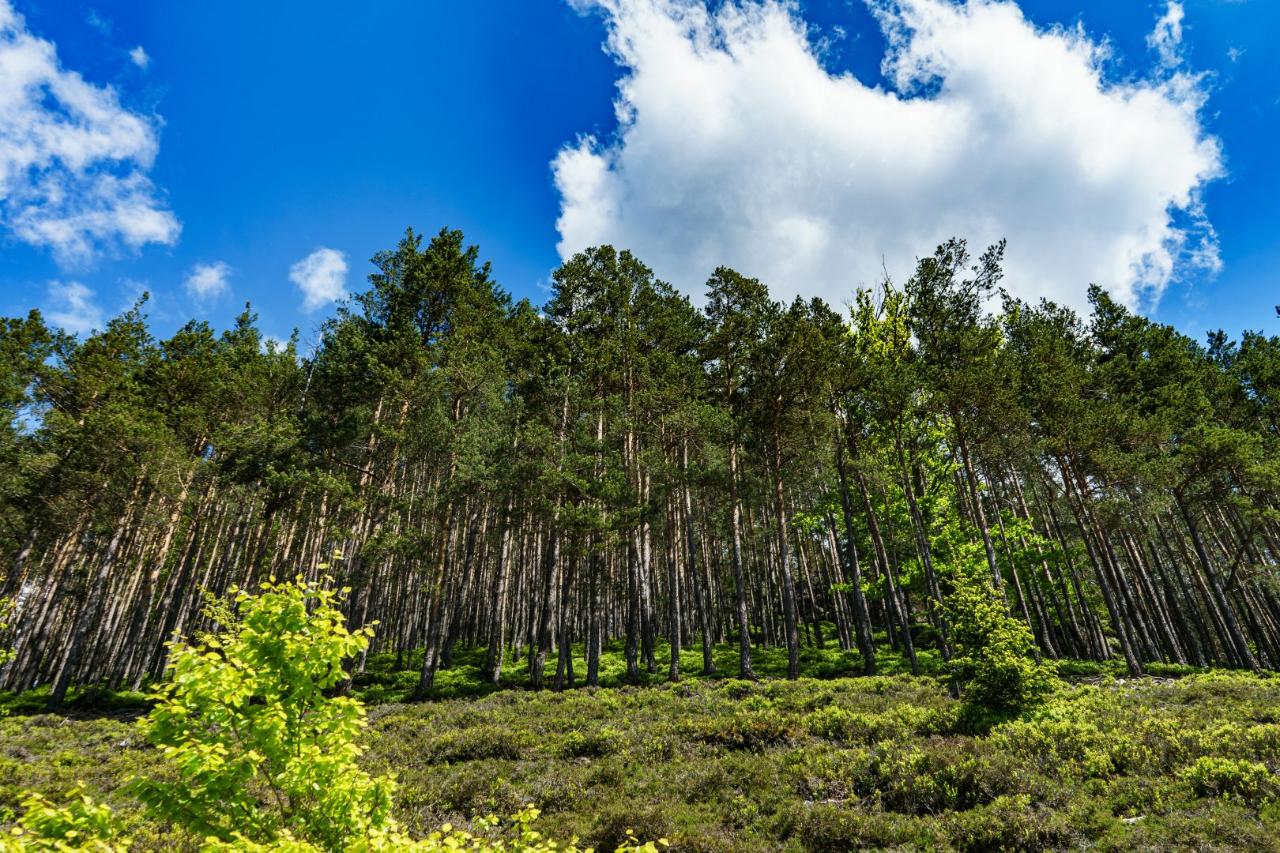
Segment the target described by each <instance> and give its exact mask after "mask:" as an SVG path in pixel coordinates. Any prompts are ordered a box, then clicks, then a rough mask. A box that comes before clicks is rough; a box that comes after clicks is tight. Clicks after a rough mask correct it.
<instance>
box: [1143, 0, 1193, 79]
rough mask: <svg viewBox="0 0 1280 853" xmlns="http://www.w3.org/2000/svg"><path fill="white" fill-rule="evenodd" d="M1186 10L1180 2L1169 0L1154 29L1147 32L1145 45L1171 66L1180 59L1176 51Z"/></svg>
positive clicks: (1162, 62) (1180, 42)
mask: <svg viewBox="0 0 1280 853" xmlns="http://www.w3.org/2000/svg"><path fill="white" fill-rule="evenodd" d="M1185 17H1186V12H1185V11H1184V10H1183V8H1182V4H1181V3H1178V2H1176V0H1169V2H1168V5H1167V6H1166V7H1165V11H1164V14H1163V15H1161V16H1160V20H1158V21H1156V26H1155V29H1153V30H1152V31H1151V32H1150V33H1148V34H1147V47H1149V48H1151V49H1152V50H1154V51H1155V52H1156V53H1157V54H1159V56H1160V63H1161V64H1162V65H1165V66H1169V67H1172V66H1174V65H1177V64H1178V63H1179V62H1180V61H1181V59H1182V58H1181V56H1180V55H1179V53H1178V51H1179V50H1180V49H1181V48H1182V19H1183V18H1185Z"/></svg>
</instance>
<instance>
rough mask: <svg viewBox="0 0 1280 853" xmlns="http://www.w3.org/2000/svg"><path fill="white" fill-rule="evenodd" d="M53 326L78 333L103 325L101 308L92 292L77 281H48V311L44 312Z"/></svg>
mask: <svg viewBox="0 0 1280 853" xmlns="http://www.w3.org/2000/svg"><path fill="white" fill-rule="evenodd" d="M45 315H46V316H47V317H48V318H49V321H50V322H51V323H53V324H54V325H55V326H61V327H62V328H63V329H65V330H66V331H68V332H71V333H72V334H75V335H79V334H84V333H87V332H91V331H93V330H94V329H100V328H102V326H103V322H102V309H100V308H99V307H98V306H97V304H96V303H95V302H94V293H93V291H92V290H90V289H89V288H87V287H85V286H84V285H83V284H81V283H80V282H78V281H67V282H61V281H51V282H49V294H48V311H47V312H46V314H45Z"/></svg>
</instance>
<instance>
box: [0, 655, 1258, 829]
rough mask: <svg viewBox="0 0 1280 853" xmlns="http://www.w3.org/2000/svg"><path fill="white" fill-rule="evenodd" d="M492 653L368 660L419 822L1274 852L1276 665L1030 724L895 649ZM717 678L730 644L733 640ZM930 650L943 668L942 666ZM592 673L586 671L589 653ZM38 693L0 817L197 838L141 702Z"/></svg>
mask: <svg viewBox="0 0 1280 853" xmlns="http://www.w3.org/2000/svg"><path fill="white" fill-rule="evenodd" d="M480 659H481V656H480V653H479V652H464V653H460V654H459V656H458V659H457V660H456V661H455V664H454V666H453V667H452V668H451V669H450V670H447V671H443V672H441V673H440V676H439V677H438V678H437V690H436V693H437V694H438V695H437V698H435V699H433V700H430V701H425V702H418V703H409V702H406V701H405V699H406V698H407V696H408V694H409V692H410V690H411V689H412V687H413V685H414V684H415V683H416V677H417V673H416V671H415V670H414V669H413V668H412V666H411V664H412V661H405V662H404V664H405V667H406V668H404V669H401V670H397V669H396V668H395V666H394V663H395V661H394V660H392V659H390V658H387V657H375V658H371V660H370V666H369V668H368V671H367V672H366V673H365V674H363V675H361V676H359V677H358V678H357V679H356V692H357V693H358V694H359V695H361V696H363V698H365V699H366V700H367V701H368V702H369V703H370V713H369V718H370V726H369V730H368V733H367V735H366V737H365V745H366V747H367V752H366V753H365V756H364V760H365V763H366V764H367V766H368V767H369V769H371V770H373V771H375V772H394V773H395V774H396V776H397V778H398V780H399V784H400V788H399V795H398V812H399V816H400V818H401V819H402V820H403V821H404V823H405V824H406V825H407V827H408V828H409V829H410V830H412V831H413V832H414V833H415V834H421V833H426V832H428V831H430V830H431V829H434V828H436V827H438V826H439V825H440V824H442V823H445V822H451V823H453V824H454V825H462V824H465V823H466V822H467V820H468V819H469V818H470V817H471V816H472V815H480V814H487V813H494V814H499V815H506V814H511V813H513V812H515V811H516V810H517V809H518V808H519V807H521V806H522V805H524V804H533V805H535V806H536V807H538V808H539V809H541V810H542V812H543V814H542V817H541V818H540V819H539V820H538V824H537V825H538V828H539V830H541V831H542V832H543V833H545V834H546V835H548V836H550V837H553V838H565V839H567V838H570V837H573V836H577V837H579V838H581V839H582V841H583V843H590V844H594V845H596V847H597V849H599V850H602V851H608V850H612V849H613V846H614V845H615V844H616V843H617V842H619V841H620V840H622V839H623V838H625V835H626V831H627V830H628V829H634V830H635V832H636V834H637V835H639V836H640V837H641V838H649V839H656V838H659V837H662V838H666V839H669V840H670V842H671V849H673V850H680V851H702V850H705V851H713V850H714V851H719V850H723V851H743V850H748V851H749V850H833V851H834V850H849V849H858V848H881V849H883V848H889V849H931V850H949V849H963V850H997V849H1018V850H1028V849H1075V848H1083V847H1088V848H1093V849H1102V850H1134V849H1148V850H1174V849H1195V850H1276V851H1280V677H1266V676H1262V677H1258V676H1252V675H1248V674H1242V673H1228V672H1220V671H1219V672H1198V671H1190V670H1185V669H1179V668H1172V667H1164V668H1155V669H1156V677H1152V678H1143V679H1129V678H1125V677H1123V675H1122V674H1121V673H1120V672H1119V671H1117V670H1116V669H1115V668H1114V667H1113V666H1111V665H1106V666H1103V665H1098V664H1091V663H1077V662H1070V663H1065V664H1064V665H1063V666H1062V673H1063V675H1064V676H1065V677H1066V679H1067V680H1066V681H1065V682H1064V684H1063V686H1062V688H1061V689H1060V690H1059V691H1058V692H1057V693H1056V694H1055V695H1054V696H1053V697H1052V698H1051V699H1050V700H1049V701H1048V702H1047V703H1046V704H1045V705H1044V706H1043V707H1041V708H1040V709H1038V710H1037V711H1035V712H1032V713H1030V714H1028V715H1026V716H1024V717H1023V718H1021V719H1014V720H1003V721H1002V720H993V719H991V718H989V717H985V718H984V717H982V716H981V715H975V714H974V713H972V711H971V709H967V708H966V706H964V705H963V704H962V703H961V702H957V701H956V700H954V699H952V698H951V697H950V696H949V695H948V691H947V682H946V680H945V679H944V678H941V677H939V676H938V675H937V674H932V675H921V676H918V677H913V676H911V675H910V674H906V673H903V672H901V670H902V668H903V666H902V662H901V661H900V660H899V659H897V658H896V657H894V656H893V655H891V654H890V653H888V652H887V650H886V652H885V654H884V655H883V656H882V658H881V669H882V673H883V674H881V675H877V676H873V677H854V676H853V675H852V673H854V672H856V670H857V666H858V657H857V655H856V654H849V653H842V652H837V651H828V652H819V651H816V650H813V649H807V650H806V651H805V654H804V658H803V661H804V672H805V677H804V678H801V679H800V680H799V681H795V682H788V681H785V680H783V679H780V678H778V675H780V674H781V673H782V672H784V671H785V654H784V653H782V652H781V650H776V649H773V650H762V651H760V652H758V654H757V657H756V660H757V670H758V672H759V674H760V675H761V676H762V680H761V681H759V682H755V683H752V682H746V681H741V680H738V679H735V678H730V677H700V676H698V675H697V673H698V672H699V671H700V669H701V653H700V652H699V651H698V650H697V649H693V650H690V651H689V652H687V653H686V654H684V655H682V662H683V664H684V667H685V672H686V673H687V675H686V676H685V678H684V679H683V680H682V681H680V682H679V683H675V684H671V683H665V679H664V677H663V676H665V672H666V666H665V658H664V657H662V656H661V655H660V656H659V658H658V662H659V673H657V674H655V675H652V676H647V678H648V679H650V680H651V683H649V684H647V685H642V686H623V685H621V683H620V681H621V676H622V674H623V668H622V655H621V651H620V649H618V648H616V647H614V648H611V649H610V650H609V652H608V654H607V655H606V656H605V659H604V666H603V668H602V681H603V684H604V686H602V687H601V688H598V689H589V688H578V689H573V690H568V691H565V692H562V693H554V692H551V691H543V692H531V691H527V690H523V689H517V688H515V687H514V685H515V684H518V683H520V682H521V681H522V680H523V677H524V671H523V669H522V667H523V666H524V665H523V664H519V665H518V666H516V667H514V668H512V669H510V670H508V672H507V674H508V675H509V676H510V677H511V678H512V686H511V687H507V688H506V689H499V690H495V689H494V688H492V687H490V686H488V685H486V684H485V683H484V681H483V680H482V679H481V678H480V675H479V666H478V664H479V662H480ZM716 660H717V665H718V667H719V668H720V670H721V672H722V673H733V672H734V671H735V670H736V652H735V650H734V649H732V648H729V647H725V648H723V649H717V652H716ZM936 663H937V662H936V661H934V660H932V659H931V658H926V659H925V660H924V664H925V666H926V668H927V669H929V670H931V671H933V672H934V673H936V672H937V670H936ZM577 664H578V670H579V679H580V680H581V675H582V672H583V667H582V665H581V658H579V659H578V661H577ZM41 702H42V696H41V694H40V692H39V691H36V692H33V693H29V694H24V695H23V696H20V697H3V701H0V714H6V716H5V717H4V718H0V823H3V822H4V820H5V812H10V813H11V810H12V809H14V808H15V807H16V806H17V803H18V801H19V799H20V795H21V792H22V791H24V790H36V791H41V792H44V793H46V794H51V795H54V796H55V797H60V796H62V795H63V794H65V793H66V791H68V790H69V789H70V788H71V787H72V786H73V785H74V784H75V783H76V782H78V781H79V782H83V783H84V785H85V787H86V789H87V790H88V791H89V792H90V793H91V794H94V795H95V796H100V797H102V798H104V799H105V800H106V801H107V802H109V803H110V804H112V805H113V806H116V807H117V808H119V809H121V810H122V811H124V812H126V813H128V814H130V815H131V816H132V817H131V818H130V820H131V822H132V824H133V826H132V832H133V834H134V836H135V838H136V840H137V843H138V846H139V847H140V848H143V849H148V848H151V849H154V848H159V847H165V848H168V849H183V846H184V845H183V842H182V840H181V839H172V838H166V837H165V833H164V830H163V828H161V827H157V826H148V825H146V824H145V823H144V822H143V819H142V818H141V817H140V812H139V811H138V804H137V803H136V801H134V800H133V799H132V797H131V796H130V795H129V794H128V792H127V790H126V788H127V785H126V783H127V781H128V780H129V779H130V778H132V777H134V776H135V775H139V774H147V775H153V776H155V775H164V772H165V771H164V769H163V767H162V762H161V758H160V756H159V755H158V753H157V751H156V750H154V749H152V748H150V747H149V746H147V745H146V743H145V742H144V741H143V740H142V738H141V737H140V736H139V733H138V731H137V729H136V727H135V725H134V724H133V723H132V722H131V721H130V719H129V718H130V717H132V716H137V715H138V714H140V713H141V712H142V710H143V705H142V704H141V703H140V697H139V696H138V695H137V694H103V693H98V694H90V695H85V696H82V697H79V699H78V700H77V701H76V702H74V703H72V705H71V706H70V707H69V708H68V709H67V710H66V711H64V712H62V713H59V714H47V713H43V709H42V707H41Z"/></svg>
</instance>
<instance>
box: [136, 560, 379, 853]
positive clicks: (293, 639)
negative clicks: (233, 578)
mask: <svg viewBox="0 0 1280 853" xmlns="http://www.w3.org/2000/svg"><path fill="white" fill-rule="evenodd" d="M337 598H338V593H336V592H334V591H333V590H327V589H323V588H321V587H320V586H318V585H316V584H312V583H306V582H303V581H301V580H299V581H298V582H296V583H285V584H277V583H273V582H270V581H268V582H266V583H263V584H262V586H261V588H260V590H259V592H258V594H257V595H250V594H248V593H247V592H243V591H237V592H235V593H233V597H232V600H231V601H230V602H228V603H227V604H226V605H224V606H223V607H222V608H218V609H215V610H214V611H213V612H212V613H211V615H213V616H214V617H215V618H217V620H218V621H219V622H221V623H222V626H223V627H222V629H221V631H220V632H219V633H218V634H217V635H209V636H206V637H204V638H203V640H202V641H201V642H200V643H199V645H196V646H191V645H186V644H182V643H179V644H176V645H175V646H174V648H173V654H172V657H171V663H170V670H171V671H170V675H169V680H168V681H167V683H165V684H164V685H163V686H162V687H160V689H159V690H157V692H156V694H155V700H156V706H155V708H154V709H153V710H152V712H151V714H150V715H149V716H148V717H147V718H146V719H145V720H143V721H142V723H141V725H142V729H143V731H144V732H145V734H146V736H147V738H148V739H149V740H150V741H151V742H152V743H153V744H155V745H156V746H159V747H161V749H163V751H164V753H165V755H166V756H167V757H168V758H169V759H170V760H171V761H172V763H173V765H174V766H175V767H176V768H177V772H178V776H179V780H178V781H176V782H145V783H140V784H139V786H138V791H139V795H140V796H141V797H142V799H143V800H144V801H145V802H146V803H147V804H148V805H149V806H150V807H151V808H152V809H153V810H154V811H155V812H156V813H157V814H158V815H161V816H162V817H164V818H166V819H168V820H171V821H173V822H174V823H176V824H178V825H180V826H183V827H185V828H187V829H188V830H190V831H192V832H194V833H196V834H197V835H199V836H201V837H205V838H208V839H211V843H212V840H216V841H218V842H221V843H237V844H239V843H242V842H253V843H259V844H262V843H269V842H272V841H274V840H275V839H276V838H278V837H281V835H282V833H284V832H286V831H289V832H292V833H293V836H294V837H296V839H297V840H298V841H299V842H307V843H311V844H314V845H316V846H317V847H320V848H322V849H326V850H339V849H343V847H344V846H345V845H347V844H348V843H350V842H351V840H352V839H356V838H364V837H368V836H369V835H370V834H372V833H376V832H380V831H387V830H389V829H390V828H392V827H393V826H394V825H393V823H392V822H391V796H392V792H393V791H394V784H393V782H392V780H391V779H390V778H385V777H383V778H374V777H372V776H370V775H369V774H368V773H366V772H364V771H363V770H361V769H360V768H359V767H358V766H357V764H356V759H357V757H358V756H359V755H360V753H361V752H362V749H361V748H360V747H359V746H358V745H357V744H356V742H355V740H356V737H357V735H358V734H359V733H360V731H361V730H362V729H363V728H364V726H365V711H364V707H363V706H362V705H361V704H360V703H359V702H358V701H356V700H355V699H351V698H348V697H341V696H339V697H329V696H327V695H326V694H325V691H326V690H329V689H330V688H332V687H333V686H334V685H336V684H337V683H338V682H339V681H340V680H341V679H343V678H344V677H345V675H346V673H345V672H344V671H343V668H342V667H343V662H344V661H345V660H347V659H349V658H351V657H353V656H355V655H356V654H359V653H360V652H361V651H362V650H364V649H365V648H366V647H367V645H368V642H369V637H370V636H372V633H373V632H372V629H371V628H367V627H366V628H362V629H360V630H357V631H355V632H350V631H348V630H347V628H346V626H345V619H344V617H343V616H342V614H341V613H340V612H339V611H338V610H337V607H336V604H337Z"/></svg>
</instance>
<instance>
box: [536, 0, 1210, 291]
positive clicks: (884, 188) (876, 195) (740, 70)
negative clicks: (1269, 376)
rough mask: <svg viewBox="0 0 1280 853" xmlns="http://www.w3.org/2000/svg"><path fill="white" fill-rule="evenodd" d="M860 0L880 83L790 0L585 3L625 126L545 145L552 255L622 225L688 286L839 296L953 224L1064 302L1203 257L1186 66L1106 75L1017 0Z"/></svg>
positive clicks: (636, 246)
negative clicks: (832, 65)
mask: <svg viewBox="0 0 1280 853" xmlns="http://www.w3.org/2000/svg"><path fill="white" fill-rule="evenodd" d="M868 2H869V4H870V7H871V10H872V11H873V13H874V14H875V15H876V17H877V19H878V20H879V22H880V25H881V27H882V28H883V29H884V31H885V34H886V36H887V37H888V40H889V52H888V54H887V55H886V56H885V57H884V58H883V71H884V74H885V77H886V79H887V80H889V81H890V88H889V89H888V90H886V89H884V88H881V87H872V86H867V85H865V84H863V83H862V82H860V81H858V80H857V79H855V78H853V77H852V76H849V75H832V74H830V73H828V72H827V71H826V70H825V69H824V68H823V66H822V64H821V63H820V62H819V60H818V59H817V58H816V50H815V47H814V45H813V43H812V42H811V41H810V40H809V38H808V35H807V31H806V25H805V24H804V22H803V21H802V20H800V18H799V16H798V12H797V11H796V7H794V6H792V5H789V4H786V3H782V2H774V0H761V2H756V1H755V0H739V2H732V0H731V2H726V3H724V4H723V5H721V6H720V7H719V8H718V10H717V11H715V12H711V11H708V10H707V8H706V6H705V5H704V4H703V3H701V2H696V0H595V2H594V5H595V6H597V7H598V8H600V9H602V10H603V12H604V14H605V17H606V21H607V24H608V28H609V42H608V46H609V49H610V51H611V52H612V53H613V55H614V56H615V57H616V59H617V61H618V62H619V64H620V65H621V66H622V67H623V68H624V69H625V73H624V76H623V77H622V79H621V80H620V82H619V84H618V97H617V101H616V105H615V106H616V112H617V115H618V119H619V123H620V127H619V130H618V133H617V135H616V137H614V138H613V139H611V140H609V141H601V140H598V139H596V138H594V137H591V136H583V137H581V138H579V139H578V140H577V141H576V142H575V143H573V144H571V145H568V146H566V147H565V148H564V149H563V150H562V151H561V152H560V153H559V154H558V155H557V157H556V158H555V161H554V162H553V170H554V176H555V181H556V185H557V187H558V189H559V190H560V193H561V215H560V218H559V220H558V222H557V227H558V228H559V231H560V235H561V241H560V243H559V250H560V253H561V255H562V256H568V255H569V254H571V253H572V252H574V251H577V250H579V249H582V248H584V247H586V246H590V245H594V244H599V243H605V242H608V243H614V244H616V245H619V246H625V247H629V248H631V249H633V250H635V251H636V252H637V254H638V255H639V256H640V257H641V258H642V259H644V260H645V261H646V262H647V263H649V264H651V265H652V266H653V267H654V269H655V271H656V272H657V274H658V275H660V276H662V277H664V278H666V279H668V280H669V281H671V282H672V283H673V284H675V285H677V286H679V287H682V288H683V289H685V290H687V291H690V292H694V293H700V292H701V286H702V283H703V282H704V281H705V280H706V278H707V276H708V275H709V274H710V272H711V271H712V269H713V268H714V267H715V266H716V265H718V264H728V265H731V266H733V267H735V268H737V269H739V270H740V271H742V272H744V273H747V274H750V275H754V276H758V277H760V278H761V279H762V280H764V281H766V282H767V283H768V284H769V285H770V287H771V288H772V290H773V291H774V293H775V295H777V296H780V297H786V298H789V297H790V296H792V295H794V294H798V293H803V294H817V295H821V296H824V297H825V298H827V299H828V300H830V301H833V302H836V303H839V302H842V301H844V300H846V299H848V297H849V295H850V294H851V292H852V290H853V289H854V288H855V287H857V286H859V285H867V284H872V283H874V282H875V281H876V280H877V279H878V278H879V277H880V275H881V270H882V260H883V261H884V262H885V263H887V265H888V268H889V270H890V272H891V274H893V275H894V277H895V279H897V280H899V281H901V280H902V278H903V277H904V276H905V275H906V274H908V273H909V272H910V270H911V269H912V268H913V266H914V259H915V258H916V257H918V256H920V255H922V254H927V253H930V252H931V251H932V249H933V247H934V246H935V245H937V244H938V243H939V242H941V241H943V240H945V239H946V238H948V237H950V236H961V237H967V238H969V239H970V241H971V243H972V244H974V245H975V246H976V247H977V248H981V247H982V246H984V245H986V244H987V243H991V242H995V241H996V240H998V239H1000V238H1001V237H1007V238H1008V239H1009V251H1008V253H1007V256H1006V271H1007V277H1006V279H1005V284H1006V286H1008V287H1009V288H1010V290H1012V291H1013V292H1015V293H1016V294H1018V295H1020V296H1023V297H1025V298H1032V299H1034V298H1037V297H1039V296H1047V297H1050V298H1053V299H1056V300H1058V301H1060V302H1064V303H1066V304H1070V305H1074V306H1077V307H1080V306H1081V305H1082V304H1083V303H1084V294H1085V291H1086V288H1087V286H1088V284H1089V283H1091V282H1096V283H1098V284H1100V285H1102V286H1104V287H1107V288H1109V289H1110V290H1111V291H1112V292H1113V293H1114V294H1115V295H1116V296H1117V297H1118V298H1120V299H1122V300H1123V301H1124V302H1126V303H1128V304H1130V305H1140V304H1151V303H1152V302H1154V300H1156V299H1158V298H1159V295H1160V293H1161V292H1162V291H1163V289H1164V288H1165V286H1166V285H1167V284H1168V282H1169V281H1170V280H1171V278H1172V277H1173V276H1174V275H1175V273H1176V272H1178V271H1179V270H1181V269H1185V268H1188V267H1189V266H1191V265H1193V264H1200V265H1203V266H1206V267H1209V268H1211V269H1212V268H1216V266H1217V265H1218V260H1217V246H1216V241H1215V239H1214V235H1213V231H1212V228H1211V226H1210V225H1209V223H1208V222H1207V220H1206V219H1205V217H1204V212H1203V209H1202V208H1201V205H1200V190H1201V188H1202V187H1203V186H1204V184H1205V183H1206V182H1207V181H1209V180H1211V179H1213V178H1215V177H1217V176H1219V175H1221V174H1222V172H1223V166H1222V155H1221V150H1220V145H1219V143H1218V141H1217V140H1216V139H1214V138H1212V137H1208V136H1206V134H1205V132H1204V129H1203V127H1202V126H1201V124H1200V120H1199V109H1200V107H1201V105H1202V103H1203V100H1204V95H1203V92H1202V81H1201V79H1200V78H1199V77H1196V76H1194V75H1191V74H1188V73H1183V72H1179V71H1176V70H1175V69H1172V68H1164V69H1161V71H1160V72H1159V73H1157V74H1154V75H1153V76H1150V77H1148V78H1145V79H1130V80H1126V81H1122V82H1110V81H1108V80H1107V79H1106V77H1105V74H1104V68H1103V64H1104V62H1105V61H1106V48H1105V46H1104V45H1102V44H1099V43H1097V42H1094V41H1092V40H1090V39H1089V38H1088V37H1087V36H1086V35H1085V34H1084V32H1083V31H1082V30H1081V29H1078V28H1077V29H1062V28H1055V29H1050V30H1045V29H1039V28H1037V27H1035V26H1034V25H1032V24H1031V23H1030V22H1028V21H1027V20H1026V19H1025V18H1024V17H1023V15H1022V13H1021V11H1020V10H1019V8H1018V7H1017V5H1015V4H1014V3H1012V2H1002V0H972V2H970V3H968V4H967V5H963V6H961V5H955V4H953V3H952V2H949V0H900V2H892V1H891V0H868ZM579 5H581V0H580V2H579ZM1171 8H1172V7H1171ZM1179 26H1180V25H1179ZM858 44H859V43H858V42H855V43H853V44H851V45H848V46H847V48H846V49H847V50H854V49H857V48H858Z"/></svg>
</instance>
